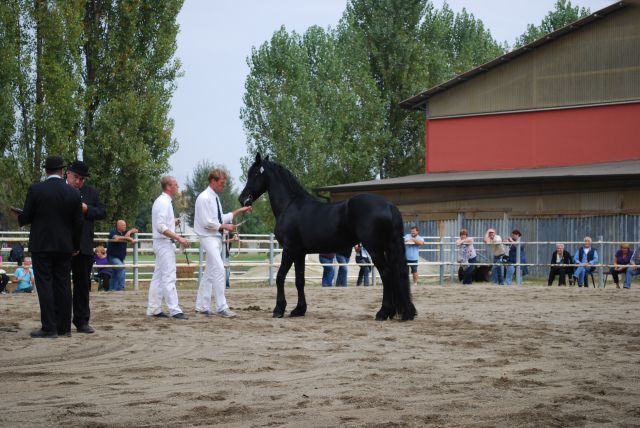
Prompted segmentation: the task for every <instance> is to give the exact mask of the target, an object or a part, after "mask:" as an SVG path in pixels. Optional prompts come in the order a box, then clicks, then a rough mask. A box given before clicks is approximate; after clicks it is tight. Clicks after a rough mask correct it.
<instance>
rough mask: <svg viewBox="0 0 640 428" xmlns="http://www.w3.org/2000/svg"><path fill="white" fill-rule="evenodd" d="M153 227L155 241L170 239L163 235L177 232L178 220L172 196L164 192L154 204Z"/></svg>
mask: <svg viewBox="0 0 640 428" xmlns="http://www.w3.org/2000/svg"><path fill="white" fill-rule="evenodd" d="M151 226H152V228H153V239H169V238H167V237H166V236H165V235H164V234H163V233H164V231H165V230H170V231H171V232H175V231H176V218H175V216H174V213H173V204H172V203H171V196H169V195H167V194H166V193H164V192H162V194H161V195H160V196H158V197H157V198H156V200H155V201H154V202H153V208H151Z"/></svg>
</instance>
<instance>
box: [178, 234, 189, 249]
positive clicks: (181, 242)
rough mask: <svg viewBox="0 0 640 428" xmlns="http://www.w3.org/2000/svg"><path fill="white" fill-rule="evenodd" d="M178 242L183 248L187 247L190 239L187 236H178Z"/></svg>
mask: <svg viewBox="0 0 640 428" xmlns="http://www.w3.org/2000/svg"><path fill="white" fill-rule="evenodd" d="M178 243H179V244H180V246H181V247H182V248H187V247H188V246H189V241H187V240H186V239H185V238H183V237H182V236H178Z"/></svg>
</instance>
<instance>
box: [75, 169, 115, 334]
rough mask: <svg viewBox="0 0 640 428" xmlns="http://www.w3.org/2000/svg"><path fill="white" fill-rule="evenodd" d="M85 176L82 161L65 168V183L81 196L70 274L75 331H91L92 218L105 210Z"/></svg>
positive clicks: (86, 172) (86, 174) (104, 213)
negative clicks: (78, 234)
mask: <svg viewBox="0 0 640 428" xmlns="http://www.w3.org/2000/svg"><path fill="white" fill-rule="evenodd" d="M87 177H89V167H88V166H87V164H86V163H84V162H83V161H79V160H77V161H75V162H73V163H72V164H71V165H70V166H69V168H67V183H68V184H69V185H70V186H71V187H73V188H74V189H78V190H79V191H80V198H81V200H82V214H83V219H82V220H83V221H82V238H81V240H80V252H79V253H78V254H76V255H74V256H73V258H72V259H71V272H72V274H73V325H75V326H76V329H77V330H78V333H93V332H94V331H95V330H94V328H93V327H91V326H90V325H89V318H90V317H91V310H90V308H89V292H90V291H91V269H92V268H93V261H94V260H93V237H94V230H95V225H94V223H95V221H96V220H103V219H104V218H105V217H106V216H107V211H106V209H105V207H104V205H103V204H102V202H100V196H99V195H98V191H97V190H96V188H95V187H92V186H89V185H88V184H85V180H86V179H87Z"/></svg>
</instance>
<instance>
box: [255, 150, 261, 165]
mask: <svg viewBox="0 0 640 428" xmlns="http://www.w3.org/2000/svg"><path fill="white" fill-rule="evenodd" d="M260 162H262V159H260V153H259V152H258V153H256V163H260Z"/></svg>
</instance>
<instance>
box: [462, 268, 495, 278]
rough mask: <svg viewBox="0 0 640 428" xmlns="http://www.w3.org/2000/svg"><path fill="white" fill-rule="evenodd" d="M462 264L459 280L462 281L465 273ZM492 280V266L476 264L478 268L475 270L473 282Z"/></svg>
mask: <svg viewBox="0 0 640 428" xmlns="http://www.w3.org/2000/svg"><path fill="white" fill-rule="evenodd" d="M463 273H464V272H463V270H462V266H460V268H459V269H458V281H460V282H462V275H463ZM490 280H491V267H490V266H476V270H475V271H474V272H473V282H489V281H490Z"/></svg>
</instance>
